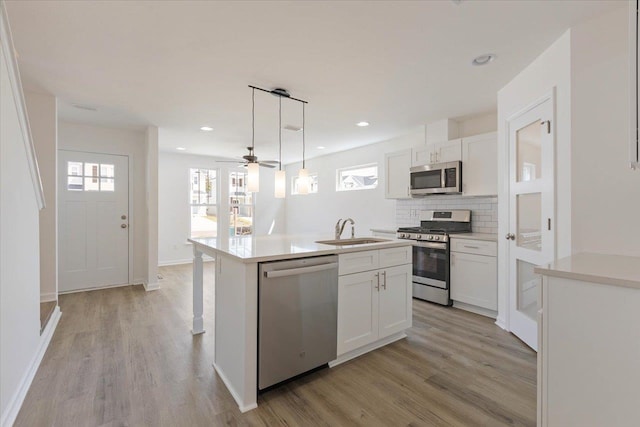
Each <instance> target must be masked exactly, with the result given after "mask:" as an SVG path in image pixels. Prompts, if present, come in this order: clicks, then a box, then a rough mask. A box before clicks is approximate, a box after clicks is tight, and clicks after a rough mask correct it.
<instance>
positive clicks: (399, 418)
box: [15, 263, 536, 426]
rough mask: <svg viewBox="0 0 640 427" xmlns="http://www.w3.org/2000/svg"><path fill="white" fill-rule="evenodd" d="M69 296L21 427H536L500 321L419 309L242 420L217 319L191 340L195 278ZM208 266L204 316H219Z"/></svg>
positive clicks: (168, 275)
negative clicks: (221, 352) (365, 348)
mask: <svg viewBox="0 0 640 427" xmlns="http://www.w3.org/2000/svg"><path fill="white" fill-rule="evenodd" d="M161 273H162V275H163V276H164V279H163V280H162V282H161V286H162V289H160V290H159V291H155V292H149V293H146V292H145V291H144V289H143V288H142V286H128V287H123V288H117V289H108V290H100V291H93V292H82V293H76V294H69V295H62V296H61V297H60V307H61V310H62V313H63V314H62V318H61V320H60V323H59V324H58V328H57V331H56V333H55V335H54V337H53V340H52V342H51V345H50V347H49V349H48V350H47V353H46V355H45V357H44V360H43V361H42V365H41V366H40V369H39V370H38V373H37V374H36V377H35V380H34V382H33V385H32V387H31V389H30V391H29V393H28V395H27V397H26V400H25V402H24V405H23V407H22V410H21V411H20V414H19V415H18V419H17V421H16V424H15V425H16V426H211V425H214V426H216V425H269V426H272V425H289V426H298V425H304V426H310V425H325V426H343V425H366V426H377V425H379V426H409V425H411V426H418V425H424V426H429V425H438V426H441V425H456V426H476V425H478V426H479V425H484V426H500V425H527V426H533V425H535V413H536V410H535V405H536V403H535V399H536V383H535V381H536V362H535V353H533V352H532V351H531V350H529V349H528V348H527V347H526V346H525V345H524V344H522V343H521V342H520V341H519V340H517V339H516V338H515V337H513V336H512V335H510V334H508V333H506V332H504V331H502V330H501V329H499V328H498V327H496V326H495V325H494V324H493V322H492V321H491V320H490V319H487V318H484V317H481V316H478V315H474V314H471V313H467V312H464V311H460V310H457V309H453V308H443V307H440V306H436V305H433V304H429V303H426V302H422V301H418V300H414V315H413V328H412V329H411V330H410V331H409V333H408V335H409V336H408V338H407V339H405V340H401V341H398V342H396V343H394V344H391V345H389V346H387V347H384V348H382V349H379V350H376V351H374V352H372V353H369V354H367V355H364V356H362V357H360V358H358V359H355V360H352V361H350V362H347V363H345V364H343V365H340V366H338V367H336V368H333V369H324V370H321V371H319V372H316V373H314V374H311V375H309V376H306V377H303V378H302V379H299V380H297V381H294V382H291V383H289V384H287V385H285V386H283V387H280V388H278V389H274V390H272V391H269V392H267V393H265V394H263V395H261V396H260V397H259V401H258V405H259V406H258V409H255V410H253V411H250V412H248V413H246V414H242V413H240V412H239V410H238V409H237V406H236V405H235V402H234V401H233V398H232V397H231V396H230V394H229V393H228V391H227V390H226V388H225V386H224V384H223V383H222V381H221V380H220V378H218V377H217V375H216V374H215V372H214V370H213V368H212V366H211V362H212V360H213V334H212V331H213V323H212V321H213V320H212V319H213V317H212V316H211V315H209V316H208V317H206V319H205V328H206V329H207V331H208V332H207V333H205V334H203V335H199V336H195V337H193V336H192V335H191V333H190V328H191V324H190V322H191V267H190V266H189V265H187V266H175V267H165V268H162V269H161ZM212 275H213V264H212V263H205V314H206V313H211V312H212V310H213V299H212V298H213V283H212V282H213V278H212Z"/></svg>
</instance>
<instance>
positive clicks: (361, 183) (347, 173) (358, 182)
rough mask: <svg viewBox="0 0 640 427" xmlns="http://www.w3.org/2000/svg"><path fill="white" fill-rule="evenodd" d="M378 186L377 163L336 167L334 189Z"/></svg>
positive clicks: (347, 189)
mask: <svg viewBox="0 0 640 427" xmlns="http://www.w3.org/2000/svg"><path fill="white" fill-rule="evenodd" d="M377 186H378V165H377V163H374V164H370V165H361V166H353V167H350V168H344V169H338V171H337V181H336V191H350V190H368V189H371V188H376V187H377Z"/></svg>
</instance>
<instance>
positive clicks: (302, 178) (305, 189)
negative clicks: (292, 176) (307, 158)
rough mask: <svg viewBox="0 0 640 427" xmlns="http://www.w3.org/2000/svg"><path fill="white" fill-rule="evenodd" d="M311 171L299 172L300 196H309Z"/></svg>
mask: <svg viewBox="0 0 640 427" xmlns="http://www.w3.org/2000/svg"><path fill="white" fill-rule="evenodd" d="M309 184H310V182H309V171H308V170H307V169H304V168H302V169H300V170H299V171H298V189H297V191H298V194H309Z"/></svg>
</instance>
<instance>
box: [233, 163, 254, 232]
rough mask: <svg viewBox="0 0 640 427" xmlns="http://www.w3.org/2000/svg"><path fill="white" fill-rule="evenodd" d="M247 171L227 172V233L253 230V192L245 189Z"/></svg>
mask: <svg viewBox="0 0 640 427" xmlns="http://www.w3.org/2000/svg"><path fill="white" fill-rule="evenodd" d="M247 176H248V174H247V172H230V173H229V235H230V236H244V235H247V234H252V232H253V193H250V192H249V191H247Z"/></svg>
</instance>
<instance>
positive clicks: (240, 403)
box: [213, 362, 258, 412]
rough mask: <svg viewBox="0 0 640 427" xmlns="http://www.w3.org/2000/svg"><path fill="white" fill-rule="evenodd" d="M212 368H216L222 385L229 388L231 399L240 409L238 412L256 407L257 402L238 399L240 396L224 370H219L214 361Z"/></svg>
mask: <svg viewBox="0 0 640 427" xmlns="http://www.w3.org/2000/svg"><path fill="white" fill-rule="evenodd" d="M213 369H215V370H216V373H217V374H218V376H219V377H220V378H221V379H222V382H223V383H224V385H226V386H227V390H229V393H231V396H232V397H233V400H235V401H236V403H237V404H238V408H239V409H240V412H248V411H250V410H252V409H256V408H257V407H258V402H251V403H245V402H243V401H242V399H240V396H239V395H238V393H237V392H236V390H235V389H234V388H233V386H232V385H231V382H229V380H228V379H227V376H226V375H225V374H224V372H222V371H221V370H220V368H218V365H216V363H215V362H213Z"/></svg>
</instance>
